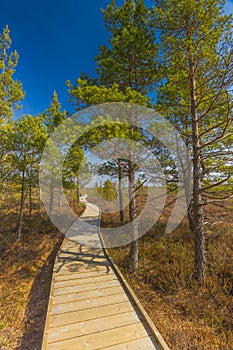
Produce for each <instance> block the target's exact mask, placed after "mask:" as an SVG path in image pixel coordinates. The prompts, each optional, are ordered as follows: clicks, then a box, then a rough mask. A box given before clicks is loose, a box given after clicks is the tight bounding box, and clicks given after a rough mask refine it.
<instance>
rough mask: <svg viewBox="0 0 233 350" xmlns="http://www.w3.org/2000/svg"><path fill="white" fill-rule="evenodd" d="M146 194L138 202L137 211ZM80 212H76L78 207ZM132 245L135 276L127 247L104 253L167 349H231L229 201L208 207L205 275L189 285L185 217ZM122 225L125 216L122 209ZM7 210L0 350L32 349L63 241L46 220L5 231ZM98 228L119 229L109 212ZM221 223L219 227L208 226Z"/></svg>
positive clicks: (232, 221) (11, 217)
mask: <svg viewBox="0 0 233 350" xmlns="http://www.w3.org/2000/svg"><path fill="white" fill-rule="evenodd" d="M145 198H146V197H145V195H141V196H139V197H138V198H137V203H138V212H140V211H141V210H142V208H143V206H144V203H145ZM82 210H83V209H82ZM171 210H172V208H169V209H167V210H166V211H164V212H163V214H162V215H161V217H160V220H159V221H158V222H157V223H156V224H155V225H154V227H153V228H152V229H151V230H150V231H149V232H148V233H147V234H146V235H144V236H143V237H142V238H140V240H139V246H140V249H139V252H140V253H139V254H140V256H139V269H138V274H137V277H136V278H132V277H130V276H129V275H128V273H127V268H128V264H129V258H128V253H129V246H124V247H120V248H114V249H110V253H111V256H112V258H113V259H114V261H115V262H116V263H117V264H118V266H119V267H120V268H121V270H122V272H123V273H124V275H125V277H126V278H127V279H128V281H129V283H130V284H131V286H132V287H133V289H134V291H135V293H136V294H137V296H138V298H139V299H140V301H141V302H142V304H143V305H144V307H145V309H146V310H147V312H148V314H149V315H150V317H151V318H152V320H153V321H154V323H155V325H156V326H157V327H158V329H159V330H160V332H161V334H162V335H163V337H164V338H165V340H166V341H167V343H168V345H169V346H170V348H171V350H200V349H202V350H232V349H233V318H232V312H233V271H232V264H233V234H232V233H233V215H232V213H233V203H228V204H227V205H226V206H225V207H224V208H220V207H213V206H211V207H209V208H208V207H207V208H206V216H208V221H209V223H210V224H209V225H207V226H206V231H207V261H208V264H207V278H206V283H205V286H203V287H200V286H199V285H198V284H197V283H196V282H195V281H193V280H192V273H193V260H194V255H193V237H192V235H191V233H190V231H189V229H188V225H187V220H186V219H185V220H184V221H183V223H182V224H181V225H180V226H179V227H178V228H177V229H176V230H175V231H174V232H173V233H172V234H169V235H168V236H167V235H164V232H165V227H166V221H167V217H168V214H169V213H170V212H171ZM125 215H126V222H127V221H128V214H127V211H125ZM16 219H17V217H16V214H15V213H14V212H12V213H8V214H7V215H4V228H5V230H4V232H3V231H2V227H3V224H2V226H1V233H0V255H1V261H2V268H1V280H0V285H1V299H0V307H1V318H0V319H1V321H0V349H2V350H39V349H40V348H41V342H42V335H43V329H44V323H45V318H46V311H47V305H48V298H49V292H50V284H51V277H52V271H53V263H54V259H55V256H56V253H57V251H58V249H59V246H60V244H61V242H62V239H63V236H62V235H61V234H60V233H58V232H57V230H56V229H55V228H54V227H53V226H52V225H51V224H49V222H48V219H47V217H46V216H45V215H39V216H38V214H36V212H35V213H34V216H32V218H29V217H27V216H25V219H24V233H23V237H22V240H21V241H20V242H19V241H17V236H16V234H15V233H14V232H13V231H12V229H11V228H12V223H14V222H16ZM101 221H102V225H103V226H104V227H113V226H117V225H118V224H119V218H118V216H117V215H116V214H111V213H103V214H102V220H101ZM216 221H221V223H219V224H214V225H212V224H213V223H214V222H216Z"/></svg>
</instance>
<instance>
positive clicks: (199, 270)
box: [190, 59, 206, 283]
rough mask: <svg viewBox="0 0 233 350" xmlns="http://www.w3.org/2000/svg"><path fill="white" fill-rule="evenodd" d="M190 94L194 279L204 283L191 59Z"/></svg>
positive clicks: (193, 72) (197, 146) (200, 200)
mask: <svg viewBox="0 0 233 350" xmlns="http://www.w3.org/2000/svg"><path fill="white" fill-rule="evenodd" d="M190 92H191V115H192V142H193V201H192V206H191V212H190V215H191V217H192V219H191V227H192V226H194V227H192V228H193V232H194V243H195V260H194V278H195V279H197V280H198V281H200V282H201V283H203V282H204V281H205V270H206V251H205V233H204V225H203V224H204V212H203V202H202V192H201V190H202V186H201V179H202V174H201V149H200V136H199V119H198V113H197V101H196V80H195V68H194V64H193V61H192V59H190Z"/></svg>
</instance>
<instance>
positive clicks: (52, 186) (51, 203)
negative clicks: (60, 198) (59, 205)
mask: <svg viewBox="0 0 233 350" xmlns="http://www.w3.org/2000/svg"><path fill="white" fill-rule="evenodd" d="M53 209H54V183H53V180H51V183H50V203H49V217H50V219H52V218H53Z"/></svg>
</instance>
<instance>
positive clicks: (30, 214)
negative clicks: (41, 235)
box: [29, 181, 32, 218]
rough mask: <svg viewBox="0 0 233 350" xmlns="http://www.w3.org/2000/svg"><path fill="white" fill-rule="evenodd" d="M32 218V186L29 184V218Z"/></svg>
mask: <svg viewBox="0 0 233 350" xmlns="http://www.w3.org/2000/svg"><path fill="white" fill-rule="evenodd" d="M31 216H32V184H31V181H30V183H29V217H30V218H31Z"/></svg>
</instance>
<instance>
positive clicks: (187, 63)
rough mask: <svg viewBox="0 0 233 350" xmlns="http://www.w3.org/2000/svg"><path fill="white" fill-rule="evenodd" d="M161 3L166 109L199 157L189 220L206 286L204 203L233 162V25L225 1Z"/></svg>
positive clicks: (195, 162) (159, 22)
mask: <svg viewBox="0 0 233 350" xmlns="http://www.w3.org/2000/svg"><path fill="white" fill-rule="evenodd" d="M155 3H156V7H155V8H154V11H155V12H154V13H155V21H154V25H155V26H157V28H158V30H159V31H160V38H159V40H160V49H161V52H160V54H161V55H160V57H161V66H162V72H163V74H164V79H163V82H162V84H161V86H160V88H159V89H158V98H159V102H160V104H161V109H160V110H161V111H163V113H164V114H165V115H166V116H168V117H169V118H170V120H171V121H172V122H173V124H175V125H176V127H177V128H178V130H179V131H180V133H181V135H182V136H183V137H184V139H185V141H186V146H187V148H188V149H189V150H190V151H191V152H192V155H193V196H192V205H191V207H190V210H189V219H190V227H191V229H192V230H193V232H194V236H195V272H194V276H195V278H197V279H198V280H199V281H204V279H205V270H206V244H205V232H204V206H203V205H204V200H205V198H206V196H207V197H208V190H210V189H211V188H212V186H214V185H215V184H214V183H213V173H214V172H216V171H217V172H218V178H220V180H219V181H218V183H219V184H221V183H223V182H224V180H225V181H227V180H228V179H229V168H228V169H226V167H225V165H226V160H227V159H228V160H229V159H230V158H229V154H228V155H227V153H225V154H224V145H225V144H228V151H229V143H230V142H232V132H230V127H231V118H232V115H231V109H232V97H231V92H230V86H231V85H232V73H233V72H232V68H233V64H232V21H231V18H230V17H229V16H227V15H225V14H224V11H223V7H224V4H225V1H222V0H220V1H217V0H202V1H195V0H190V1H187V0H181V1H178V0H166V1H155ZM214 150H215V151H214ZM231 151H232V149H231ZM212 154H215V157H212ZM217 163H218V164H217ZM224 163H225V164H224ZM231 166H232V165H231ZM224 173H225V176H224Z"/></svg>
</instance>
